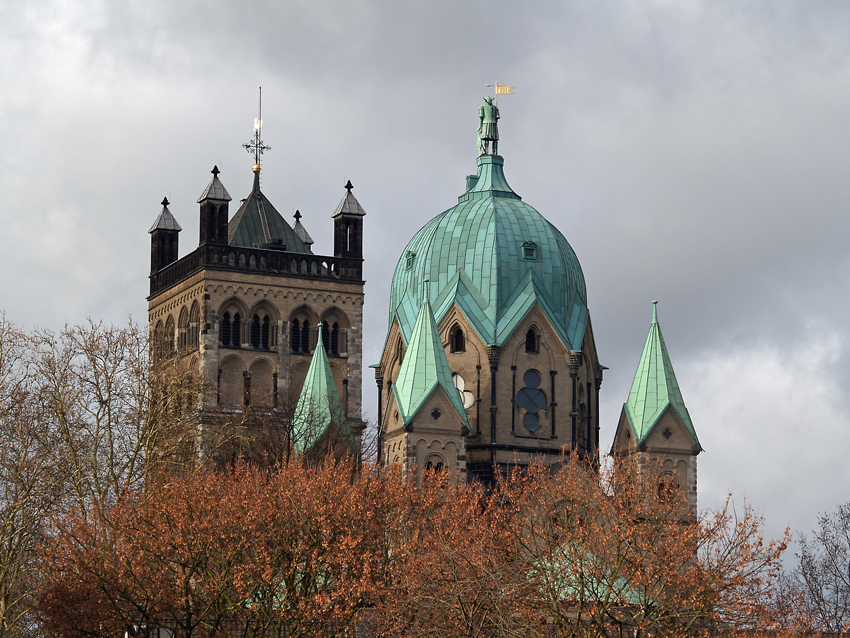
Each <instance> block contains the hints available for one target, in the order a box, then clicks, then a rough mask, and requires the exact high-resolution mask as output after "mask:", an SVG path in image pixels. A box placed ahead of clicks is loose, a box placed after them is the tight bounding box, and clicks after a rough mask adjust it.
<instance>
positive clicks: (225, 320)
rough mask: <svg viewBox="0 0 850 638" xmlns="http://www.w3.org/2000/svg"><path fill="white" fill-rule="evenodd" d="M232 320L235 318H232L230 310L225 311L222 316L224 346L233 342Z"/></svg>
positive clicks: (222, 343)
mask: <svg viewBox="0 0 850 638" xmlns="http://www.w3.org/2000/svg"><path fill="white" fill-rule="evenodd" d="M232 322H233V320H232V319H231V318H230V313H229V312H225V313H224V314H223V315H222V316H221V345H223V346H229V345H230V343H231V330H232V329H233V323H232Z"/></svg>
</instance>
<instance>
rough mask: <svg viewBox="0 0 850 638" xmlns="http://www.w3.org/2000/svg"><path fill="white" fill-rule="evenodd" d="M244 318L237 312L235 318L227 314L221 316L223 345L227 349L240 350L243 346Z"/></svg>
mask: <svg viewBox="0 0 850 638" xmlns="http://www.w3.org/2000/svg"><path fill="white" fill-rule="evenodd" d="M241 330H242V318H241V317H240V316H239V313H238V312H236V313H234V314H233V316H231V315H230V312H225V313H224V314H223V315H222V316H221V345H222V346H224V347H225V348H239V347H240V346H241V345H242V338H241V332H240V331H241Z"/></svg>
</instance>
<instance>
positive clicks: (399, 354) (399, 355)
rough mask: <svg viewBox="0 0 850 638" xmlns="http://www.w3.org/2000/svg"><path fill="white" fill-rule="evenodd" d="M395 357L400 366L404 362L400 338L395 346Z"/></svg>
mask: <svg viewBox="0 0 850 638" xmlns="http://www.w3.org/2000/svg"><path fill="white" fill-rule="evenodd" d="M396 357H397V358H398V364H399V365H401V364H402V362H403V361H404V343H403V342H402V340H401V337H399V339H398V345H397V346H396Z"/></svg>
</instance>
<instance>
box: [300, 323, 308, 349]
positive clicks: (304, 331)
mask: <svg viewBox="0 0 850 638" xmlns="http://www.w3.org/2000/svg"><path fill="white" fill-rule="evenodd" d="M301 352H310V322H309V321H307V320H306V319H305V320H304V324H303V325H302V326H301Z"/></svg>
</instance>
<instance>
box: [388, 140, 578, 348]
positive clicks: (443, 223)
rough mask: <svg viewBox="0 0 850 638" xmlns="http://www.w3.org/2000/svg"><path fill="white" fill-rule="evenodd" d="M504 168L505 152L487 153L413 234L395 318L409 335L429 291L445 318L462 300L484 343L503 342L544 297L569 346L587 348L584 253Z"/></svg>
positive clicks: (400, 271)
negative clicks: (447, 203)
mask: <svg viewBox="0 0 850 638" xmlns="http://www.w3.org/2000/svg"><path fill="white" fill-rule="evenodd" d="M502 167H503V159H502V158H501V157H500V156H498V155H483V156H481V157H479V158H478V174H477V175H475V176H470V177H468V178H467V191H466V192H465V193H464V194H463V195H461V196H460V197H459V202H458V205H457V206H454V207H452V208H450V209H448V210H447V211H445V212H443V213H441V214H440V215H438V216H437V217H435V218H434V219H432V220H431V221H429V222H428V223H427V224H426V225H425V226H424V227H423V228H422V229H421V230H420V231H419V232H418V233H416V235H415V236H414V237H413V239H411V240H410V243H409V244H408V245H407V247H406V248H405V250H404V251H403V252H402V255H401V258H400V260H399V262H398V265H397V266H396V269H395V274H394V276H393V282H392V292H391V300H390V317H389V324H390V325H392V322H393V319H394V318H397V319H398V322H399V327H400V328H401V331H402V334H403V335H404V337H405V340H406V341H407V340H409V337H410V334H411V331H412V330H413V325H414V322H415V320H416V316H417V314H418V313H417V310H418V308H419V306H420V305H421V304H422V302H423V294H424V296H425V297H427V300H428V301H429V302H431V305H432V307H433V308H434V309H435V318H436V319H437V320H439V319H441V318H442V317H443V316H444V315H445V313H446V312H448V310H449V308H450V307H451V306H452V304H453V303H457V305H458V306H459V307H460V309H461V310H462V311H463V313H464V314H465V315H466V317H467V319H469V321H470V323H471V324H472V326H473V327H474V328H475V330H476V332H477V333H478V334H479V336H480V337H481V339H482V340H483V341H484V343H486V344H487V345H490V346H501V345H502V344H504V342H505V340H506V339H507V338H508V337H509V336H510V335H511V334H512V333H513V331H514V329H515V328H516V326H517V325H518V324H519V323H520V322H521V321H522V320H523V318H524V317H525V315H526V314H527V313H528V311H529V310H530V309H531V307H532V306H533V305H534V304H538V305H539V306H540V308H541V310H542V311H543V312H544V313H545V314H546V316H547V318H548V319H549V321H550V322H551V323H552V325H553V326H554V328H555V330H556V331H557V332H558V334H559V336H560V337H561V339H562V340H563V342H564V343H565V344H566V345H567V347H568V348H569V349H571V350H581V345H582V340H583V339H584V332H585V327H586V325H587V295H586V291H585V283H584V275H583V273H582V271H581V266H580V265H579V262H578V258H577V257H576V255H575V253H574V252H573V249H572V248H571V247H570V245H569V243H568V242H567V240H566V239H565V238H564V236H563V235H562V234H561V233H560V231H559V230H558V229H557V228H555V226H553V225H552V224H551V223H549V222H548V221H547V220H546V219H545V218H544V217H543V216H542V215H541V214H540V213H538V212H537V211H536V210H535V209H534V208H532V207H531V206H529V205H528V204H526V203H525V202H523V201H522V200H521V198H520V196H519V195H517V194H516V193H514V192H513V190H511V187H510V186H509V185H508V183H507V181H506V180H505V176H504V172H503V169H502ZM423 281H427V282H428V283H427V284H426V287H425V293H423V287H422V282H423Z"/></svg>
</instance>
